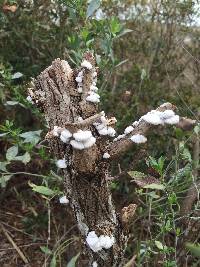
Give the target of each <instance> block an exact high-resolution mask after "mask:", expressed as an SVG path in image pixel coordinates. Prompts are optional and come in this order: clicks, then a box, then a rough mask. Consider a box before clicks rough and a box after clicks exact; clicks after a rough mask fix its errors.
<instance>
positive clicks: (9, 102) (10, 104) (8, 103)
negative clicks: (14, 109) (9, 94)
mask: <svg viewBox="0 0 200 267" xmlns="http://www.w3.org/2000/svg"><path fill="white" fill-rule="evenodd" d="M18 104H19V102H18V101H6V105H8V106H15V105H18Z"/></svg>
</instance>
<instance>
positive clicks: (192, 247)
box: [186, 243, 200, 258]
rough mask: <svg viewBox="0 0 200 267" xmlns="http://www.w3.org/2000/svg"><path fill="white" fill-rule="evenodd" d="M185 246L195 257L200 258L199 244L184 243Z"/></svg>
mask: <svg viewBox="0 0 200 267" xmlns="http://www.w3.org/2000/svg"><path fill="white" fill-rule="evenodd" d="M186 248H188V249H189V250H190V252H191V253H192V254H194V255H195V256H196V257H198V258H200V245H199V244H198V245H194V244H191V243H187V244H186Z"/></svg>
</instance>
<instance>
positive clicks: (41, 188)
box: [29, 183, 55, 196]
mask: <svg viewBox="0 0 200 267" xmlns="http://www.w3.org/2000/svg"><path fill="white" fill-rule="evenodd" d="M29 185H30V186H31V187H32V190H33V191H35V192H37V193H40V194H42V195H45V196H53V195H55V192H54V191H53V190H51V189H50V188H48V187H46V186H42V185H35V184H32V183H29Z"/></svg>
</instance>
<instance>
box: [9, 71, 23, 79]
mask: <svg viewBox="0 0 200 267" xmlns="http://www.w3.org/2000/svg"><path fill="white" fill-rule="evenodd" d="M22 76H23V74H22V73H21V72H16V73H14V74H13V75H12V80H14V79H19V78H21V77H22Z"/></svg>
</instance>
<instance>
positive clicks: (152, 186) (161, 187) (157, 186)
mask: <svg viewBox="0 0 200 267" xmlns="http://www.w3.org/2000/svg"><path fill="white" fill-rule="evenodd" d="M144 188H148V189H155V190H164V189H165V186H164V185H163V184H148V185H145V186H144Z"/></svg>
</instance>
